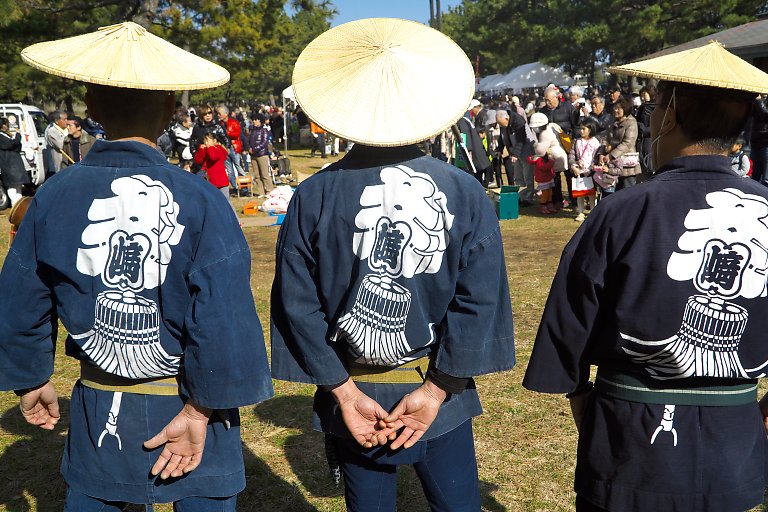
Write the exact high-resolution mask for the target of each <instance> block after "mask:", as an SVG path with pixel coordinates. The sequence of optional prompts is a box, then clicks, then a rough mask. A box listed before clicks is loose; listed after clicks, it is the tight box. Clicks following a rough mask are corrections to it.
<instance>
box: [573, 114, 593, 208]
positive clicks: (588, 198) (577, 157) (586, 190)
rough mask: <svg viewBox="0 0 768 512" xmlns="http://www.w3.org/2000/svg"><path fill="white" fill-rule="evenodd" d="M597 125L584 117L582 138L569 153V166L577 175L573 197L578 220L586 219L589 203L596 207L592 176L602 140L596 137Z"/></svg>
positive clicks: (581, 126)
mask: <svg viewBox="0 0 768 512" xmlns="http://www.w3.org/2000/svg"><path fill="white" fill-rule="evenodd" d="M596 130H597V126H596V125H595V122H594V121H592V120H591V119H589V118H584V119H583V120H582V121H581V122H580V123H579V133H580V134H581V138H580V139H576V142H575V144H574V145H573V146H572V147H571V151H570V152H569V153H568V166H569V168H570V169H571V172H572V173H573V175H574V176H575V177H574V178H573V179H572V180H571V181H572V188H573V197H575V198H576V211H578V215H577V216H576V219H575V220H576V221H577V222H583V221H584V218H585V217H584V212H585V211H586V207H587V204H588V205H589V209H590V210H591V209H592V208H594V207H595V183H594V181H593V180H592V178H591V177H590V176H591V175H592V166H593V165H594V163H595V155H596V154H597V151H598V149H599V148H600V142H599V141H598V140H597V139H596V138H595V131H596Z"/></svg>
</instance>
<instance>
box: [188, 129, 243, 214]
mask: <svg viewBox="0 0 768 512" xmlns="http://www.w3.org/2000/svg"><path fill="white" fill-rule="evenodd" d="M227 156H229V151H227V149H226V148H225V147H224V146H222V145H221V143H220V142H219V141H218V140H216V137H214V136H213V134H212V133H206V134H205V136H204V137H203V143H202V144H201V145H200V147H199V148H197V151H196V152H195V163H196V164H198V165H201V166H202V167H203V169H204V170H205V173H206V175H207V176H208V181H209V182H210V184H211V185H213V186H214V187H216V188H218V189H219V190H220V191H221V193H222V194H224V197H226V198H227V201H229V204H230V206H232V211H234V212H235V216H237V212H236V211H235V206H234V205H233V204H232V201H231V200H230V198H229V176H227V168H226V167H224V160H226V159H227Z"/></svg>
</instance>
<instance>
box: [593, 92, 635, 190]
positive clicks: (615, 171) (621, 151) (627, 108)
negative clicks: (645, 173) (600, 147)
mask: <svg viewBox="0 0 768 512" xmlns="http://www.w3.org/2000/svg"><path fill="white" fill-rule="evenodd" d="M613 116H614V118H615V120H616V122H615V123H614V124H613V127H612V128H611V130H610V132H609V134H608V139H607V140H606V149H607V150H608V154H607V155H606V156H605V157H602V158H601V160H602V161H601V163H605V164H607V165H608V172H609V173H610V174H612V175H614V176H618V178H619V181H618V183H617V184H616V190H617V191H618V190H622V189H624V188H629V187H632V186H634V185H635V184H636V183H637V175H638V174H640V172H641V171H640V154H639V153H638V152H637V149H636V143H637V133H638V131H637V120H636V119H635V117H634V116H633V115H632V102H631V101H630V100H628V99H627V98H624V97H623V96H622V97H620V98H619V100H618V101H617V102H616V104H615V105H614V107H613Z"/></svg>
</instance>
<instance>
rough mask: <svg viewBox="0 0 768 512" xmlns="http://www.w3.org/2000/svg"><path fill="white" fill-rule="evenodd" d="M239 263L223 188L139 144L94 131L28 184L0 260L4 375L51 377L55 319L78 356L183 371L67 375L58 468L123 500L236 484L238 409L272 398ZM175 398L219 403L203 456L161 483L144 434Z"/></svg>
mask: <svg viewBox="0 0 768 512" xmlns="http://www.w3.org/2000/svg"><path fill="white" fill-rule="evenodd" d="M250 262H251V257H250V250H249V248H248V245H247V243H246V241H245V238H244V237H243V233H242V231H241V229H240V228H239V226H238V223H237V220H236V219H235V217H234V215H233V212H232V208H231V207H230V205H229V204H228V203H227V201H226V199H225V198H224V197H222V195H221V193H220V192H219V191H218V190H216V189H215V188H214V187H213V186H211V185H210V184H209V183H207V182H205V181H203V180H201V179H200V178H198V177H197V176H195V175H192V174H189V173H186V172H183V171H182V170H180V169H179V168H178V167H175V166H173V165H171V164H169V163H167V162H166V160H165V157H164V156H163V155H162V154H161V153H160V152H158V151H157V150H156V149H154V148H152V147H150V146H148V145H146V144H142V143H139V142H132V141H118V142H105V141H97V142H96V144H95V145H94V146H93V149H91V151H90V153H89V154H88V156H87V157H86V158H85V159H84V160H83V161H82V163H80V164H78V165H74V166H72V167H69V168H67V169H66V170H64V171H62V172H60V173H58V174H56V175H55V176H53V177H52V178H51V179H50V180H49V181H47V182H46V183H45V185H43V187H41V188H40V189H39V190H38V192H37V195H36V196H35V197H34V200H33V203H32V205H31V207H30V208H29V211H28V212H27V214H26V217H25V218H24V221H23V223H22V225H21V228H20V230H19V233H18V236H17V237H16V239H15V240H14V242H13V245H12V247H11V249H10V251H9V253H8V256H7V258H6V260H5V265H4V266H3V269H2V273H0V290H3V293H2V294H0V389H5V390H8V389H22V388H28V387H33V386H37V385H39V384H42V383H44V382H45V381H47V380H48V379H49V378H50V377H51V375H52V373H53V371H54V364H53V363H54V349H55V344H56V330H57V325H58V322H59V320H60V321H61V323H62V324H63V326H64V327H65V328H66V330H67V332H68V337H67V341H66V351H67V354H68V355H70V356H72V357H75V358H77V359H79V360H80V361H82V362H83V364H86V365H95V366H97V367H98V368H99V369H100V370H102V371H103V372H107V373H108V374H111V375H115V376H119V377H123V378H125V379H131V380H141V379H151V378H161V377H168V376H175V375H179V388H180V395H173V396H156V395H145V394H135V393H123V392H112V391H103V390H98V389H94V388H93V387H86V386H83V385H82V383H81V382H80V381H78V382H77V384H76V385H75V388H74V390H73V392H72V400H71V403H70V415H71V425H70V431H69V437H68V439H67V445H66V450H65V453H64V458H63V461H62V466H61V469H62V473H63V475H64V477H65V480H66V481H67V484H68V485H69V486H71V487H72V488H73V489H75V490H77V491H80V492H82V493H85V494H87V495H90V496H94V497H97V498H102V499H109V500H117V501H128V502H132V503H164V502H170V501H175V500H178V499H181V498H183V497H187V496H209V497H210V496H231V495H234V494H236V493H237V492H239V491H241V490H242V489H243V488H244V487H245V475H244V468H243V460H242V453H241V444H240V430H239V417H238V412H237V409H236V408H237V407H239V406H244V405H248V404H253V403H256V402H259V401H262V400H265V399H267V398H269V397H270V396H272V384H271V380H270V377H269V368H268V363H267V358H266V347H265V344H264V339H263V334H262V330H261V325H260V323H259V318H258V316H257V315H256V310H255V307H254V302H253V297H252V295H251V289H250V284H249V283H250ZM187 398H188V399H191V400H192V401H194V402H195V403H197V404H199V405H202V406H205V407H209V408H212V409H218V410H220V411H218V412H217V413H216V414H214V416H213V417H212V419H211V422H210V423H209V427H208V434H207V439H206V444H205V452H204V453H203V458H202V463H201V465H200V466H199V467H198V468H197V469H196V470H194V471H192V472H191V473H188V474H186V475H184V476H182V477H180V478H174V479H169V480H166V481H161V480H160V479H159V477H157V478H153V477H151V476H150V474H149V470H150V468H151V467H152V465H153V463H154V462H155V460H156V459H157V457H158V455H159V454H160V451H161V450H162V447H160V448H157V449H156V450H153V451H148V450H145V449H144V448H143V447H142V443H143V442H144V441H145V440H147V439H150V438H151V437H153V436H154V435H155V434H157V433H158V432H160V430H161V429H162V428H163V427H164V426H165V425H166V424H167V423H168V421H169V420H170V419H172V418H173V417H174V416H175V415H176V414H177V413H178V412H179V411H180V410H181V408H182V407H183V404H184V401H185V400H186V399H187ZM227 417H228V419H229V421H230V423H231V425H232V427H231V428H229V429H226V428H225V423H224V421H223V419H224V418H227Z"/></svg>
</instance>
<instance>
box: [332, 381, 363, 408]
mask: <svg viewBox="0 0 768 512" xmlns="http://www.w3.org/2000/svg"><path fill="white" fill-rule="evenodd" d="M330 392H331V395H333V398H334V400H336V403H337V404H339V405H343V404H345V403H347V402H349V401H351V400H354V398H355V397H356V396H357V395H358V394H359V393H360V390H359V389H357V386H356V385H355V382H354V381H353V380H352V379H350V378H347V380H345V381H344V382H342V383H341V384H339V385H337V386H335V387H334V388H333V389H331V390H330Z"/></svg>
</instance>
